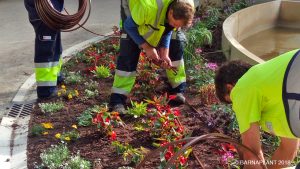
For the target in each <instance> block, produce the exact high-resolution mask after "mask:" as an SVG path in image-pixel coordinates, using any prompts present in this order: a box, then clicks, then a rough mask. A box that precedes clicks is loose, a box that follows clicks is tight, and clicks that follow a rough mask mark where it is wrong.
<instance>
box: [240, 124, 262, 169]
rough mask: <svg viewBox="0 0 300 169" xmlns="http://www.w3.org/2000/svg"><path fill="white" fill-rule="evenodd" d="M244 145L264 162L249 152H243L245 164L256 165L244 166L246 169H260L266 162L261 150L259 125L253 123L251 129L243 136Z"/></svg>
mask: <svg viewBox="0 0 300 169" xmlns="http://www.w3.org/2000/svg"><path fill="white" fill-rule="evenodd" d="M241 138H242V143H243V144H244V145H245V146H247V147H248V148H250V149H251V150H252V151H253V152H254V153H255V154H256V155H257V156H258V157H260V158H261V159H262V160H263V161H259V160H258V159H257V158H256V157H255V156H253V155H252V153H250V152H248V151H243V160H245V164H250V163H252V164H254V165H244V169H260V168H261V167H260V164H259V163H263V162H264V156H263V152H262V149H261V142H260V130H259V124H258V123H251V125H250V128H249V129H248V130H247V131H245V132H244V133H242V134H241Z"/></svg>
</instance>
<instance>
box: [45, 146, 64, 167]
mask: <svg viewBox="0 0 300 169" xmlns="http://www.w3.org/2000/svg"><path fill="white" fill-rule="evenodd" d="M69 155H70V151H69V150H68V148H67V146H66V145H64V144H59V145H55V146H52V147H50V148H48V149H46V150H44V151H43V152H42V153H41V154H40V157H41V160H42V166H44V167H47V168H49V169H57V168H59V167H62V166H63V164H64V161H65V160H67V159H68V157H69Z"/></svg>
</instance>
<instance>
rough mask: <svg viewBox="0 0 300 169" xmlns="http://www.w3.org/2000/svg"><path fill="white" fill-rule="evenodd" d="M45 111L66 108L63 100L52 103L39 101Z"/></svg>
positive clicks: (56, 110) (50, 111)
mask: <svg viewBox="0 0 300 169" xmlns="http://www.w3.org/2000/svg"><path fill="white" fill-rule="evenodd" d="M38 105H39V107H40V109H41V111H42V112H43V113H50V114H52V113H55V112H58V111H59V110H61V109H63V108H64V104H63V103H62V102H50V103H39V104H38Z"/></svg>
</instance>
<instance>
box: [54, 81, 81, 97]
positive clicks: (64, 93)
mask: <svg viewBox="0 0 300 169" xmlns="http://www.w3.org/2000/svg"><path fill="white" fill-rule="evenodd" d="M57 96H58V97H63V98H66V99H69V100H71V99H73V98H75V97H78V96H79V92H78V90H76V89H67V87H66V86H65V85H61V89H59V90H58V91H57Z"/></svg>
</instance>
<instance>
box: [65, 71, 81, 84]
mask: <svg viewBox="0 0 300 169" xmlns="http://www.w3.org/2000/svg"><path fill="white" fill-rule="evenodd" d="M82 80H83V77H82V76H81V74H80V72H68V73H66V76H65V80H64V82H65V83H66V84H78V83H80V82H81V81H82Z"/></svg>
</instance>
